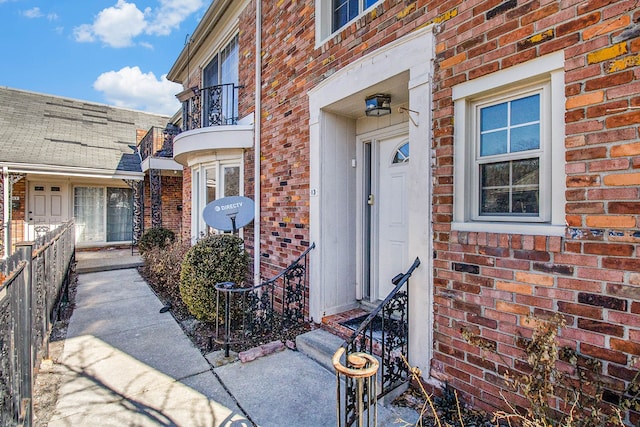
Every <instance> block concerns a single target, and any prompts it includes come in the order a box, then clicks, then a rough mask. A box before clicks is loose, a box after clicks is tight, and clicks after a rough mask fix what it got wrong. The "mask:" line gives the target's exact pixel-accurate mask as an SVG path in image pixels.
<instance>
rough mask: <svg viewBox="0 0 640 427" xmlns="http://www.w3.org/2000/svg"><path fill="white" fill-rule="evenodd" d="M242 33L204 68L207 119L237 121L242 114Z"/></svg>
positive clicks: (208, 122)
mask: <svg viewBox="0 0 640 427" xmlns="http://www.w3.org/2000/svg"><path fill="white" fill-rule="evenodd" d="M238 63H239V57H238V36H237V35H236V36H234V37H233V38H232V39H231V41H229V42H228V43H227V44H226V45H225V46H224V47H223V48H222V49H220V51H219V52H217V53H216V54H215V55H214V56H213V58H211V60H210V61H209V63H208V64H207V65H206V66H205V67H204V69H203V71H202V86H203V95H204V101H203V107H204V108H203V112H204V113H203V115H204V117H203V123H204V124H205V126H215V125H229V124H234V123H235V121H236V120H237V118H238V97H237V89H238V81H239V71H238V69H239V68H238Z"/></svg>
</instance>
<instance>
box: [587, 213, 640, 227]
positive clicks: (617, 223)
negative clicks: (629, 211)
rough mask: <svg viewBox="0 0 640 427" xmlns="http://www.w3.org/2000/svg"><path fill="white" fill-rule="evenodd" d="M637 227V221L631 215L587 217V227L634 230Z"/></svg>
mask: <svg viewBox="0 0 640 427" xmlns="http://www.w3.org/2000/svg"><path fill="white" fill-rule="evenodd" d="M635 226H636V219H635V218H634V217H633V216H629V215H589V216H587V227H602V228H633V227H635Z"/></svg>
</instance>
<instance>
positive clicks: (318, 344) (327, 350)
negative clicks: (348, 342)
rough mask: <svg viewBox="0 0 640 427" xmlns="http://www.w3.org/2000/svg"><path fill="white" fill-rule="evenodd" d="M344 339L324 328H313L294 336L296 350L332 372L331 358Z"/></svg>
mask: <svg viewBox="0 0 640 427" xmlns="http://www.w3.org/2000/svg"><path fill="white" fill-rule="evenodd" d="M343 342H344V340H343V339H342V338H340V337H338V336H336V335H333V334H332V333H331V332H328V331H326V330H324V329H314V330H313V331H309V332H306V333H304V334H302V335H298V336H297V337H296V347H297V349H298V351H300V352H301V353H303V354H305V355H306V356H307V357H309V358H310V359H313V360H315V361H316V362H318V363H319V364H320V365H321V366H322V367H324V368H325V369H327V370H328V371H329V372H331V373H334V372H335V371H334V369H333V365H332V363H331V358H332V357H333V354H334V353H335V352H336V350H338V348H340V346H341V345H342V343H343Z"/></svg>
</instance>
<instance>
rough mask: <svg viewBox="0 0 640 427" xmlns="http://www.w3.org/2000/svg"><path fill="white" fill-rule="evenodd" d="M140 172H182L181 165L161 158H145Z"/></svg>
mask: <svg viewBox="0 0 640 427" xmlns="http://www.w3.org/2000/svg"><path fill="white" fill-rule="evenodd" d="M141 166H142V172H146V171H148V170H149V169H159V170H165V171H180V172H182V165H181V164H180V163H178V162H176V161H175V160H173V159H167V158H163V157H147V158H146V159H144V160H143V161H142V165H141Z"/></svg>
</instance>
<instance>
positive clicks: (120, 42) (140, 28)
mask: <svg viewBox="0 0 640 427" xmlns="http://www.w3.org/2000/svg"><path fill="white" fill-rule="evenodd" d="M0 1H1V0H0ZM203 5H204V1H203V0H160V5H159V7H157V8H155V9H153V10H152V9H151V8H146V9H145V10H144V11H141V10H140V9H138V7H137V6H136V5H135V3H127V1H126V0H118V2H117V3H116V5H115V6H113V7H108V8H106V9H103V10H102V11H101V12H100V13H98V15H97V16H96V18H95V19H94V21H93V23H92V24H83V25H80V26H78V27H76V28H74V35H75V39H76V41H78V42H92V41H95V40H96V39H100V40H101V41H102V42H103V43H105V44H107V45H108V46H111V47H115V48H120V47H127V46H131V45H133V40H134V39H135V38H136V37H137V36H139V35H140V34H143V33H144V34H148V35H152V36H165V35H168V34H170V33H171V31H172V30H174V29H177V28H179V26H180V24H181V23H182V22H183V21H184V20H185V19H186V18H187V17H188V16H189V15H191V14H192V13H194V12H196V11H197V10H198V9H200V8H202V6H203Z"/></svg>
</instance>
